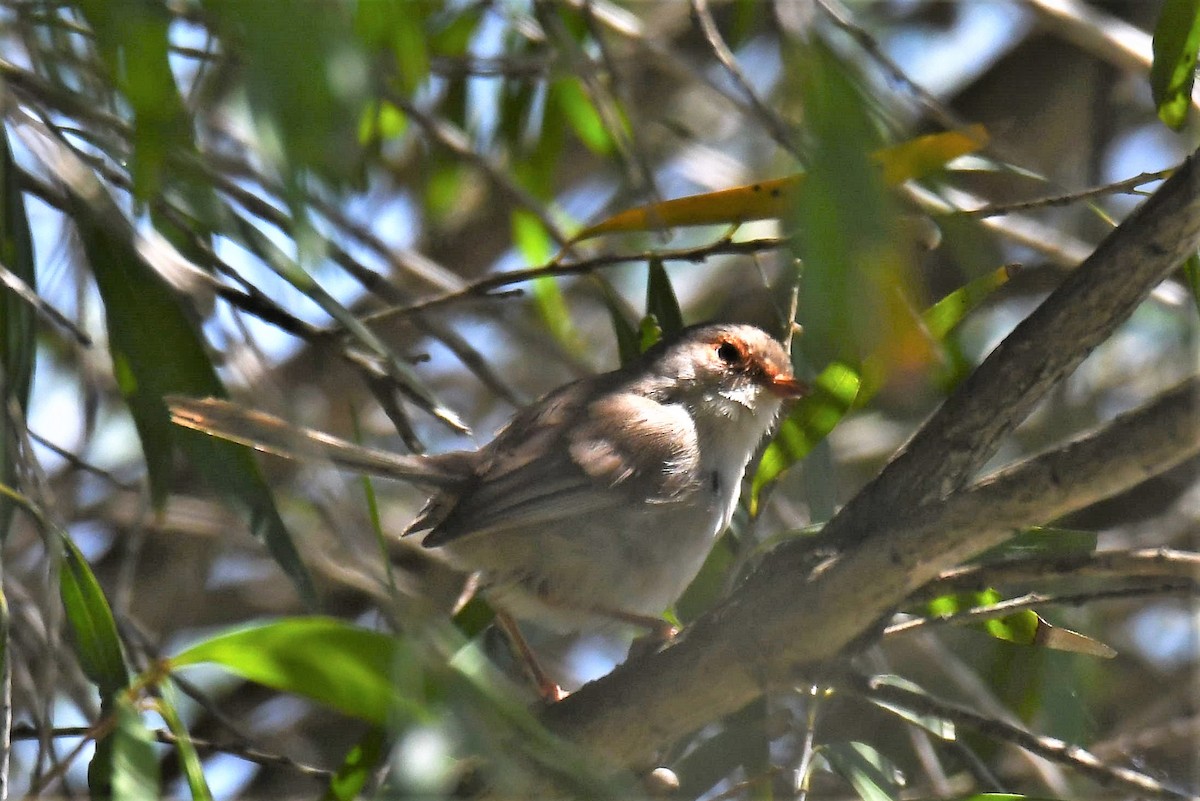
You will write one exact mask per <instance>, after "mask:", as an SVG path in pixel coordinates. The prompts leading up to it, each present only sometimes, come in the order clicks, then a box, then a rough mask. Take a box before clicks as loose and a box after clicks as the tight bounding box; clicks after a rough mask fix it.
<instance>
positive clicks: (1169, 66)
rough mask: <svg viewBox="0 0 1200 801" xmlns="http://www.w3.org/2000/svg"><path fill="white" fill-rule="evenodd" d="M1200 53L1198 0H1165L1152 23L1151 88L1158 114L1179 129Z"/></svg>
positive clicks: (1171, 126) (1183, 121)
mask: <svg viewBox="0 0 1200 801" xmlns="http://www.w3.org/2000/svg"><path fill="white" fill-rule="evenodd" d="M1198 53H1200V0H1166V2H1165V3H1163V7H1162V12H1161V13H1160V14H1159V16H1158V24H1157V25H1155V26H1154V63H1153V64H1151V65H1150V89H1151V92H1152V94H1153V96H1154V105H1155V106H1156V107H1157V108H1158V116H1159V119H1161V120H1162V121H1163V122H1164V123H1165V124H1166V125H1167V126H1168V127H1170V128H1173V129H1175V130H1179V129H1180V128H1182V127H1183V125H1184V123H1185V122H1187V112H1188V106H1190V105H1191V102H1192V83H1193V82H1194V81H1195V78H1196V56H1197V54H1198Z"/></svg>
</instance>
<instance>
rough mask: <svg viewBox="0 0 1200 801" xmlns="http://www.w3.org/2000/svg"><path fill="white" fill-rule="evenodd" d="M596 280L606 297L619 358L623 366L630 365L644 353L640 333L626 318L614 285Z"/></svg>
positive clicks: (596, 278) (605, 304)
mask: <svg viewBox="0 0 1200 801" xmlns="http://www.w3.org/2000/svg"><path fill="white" fill-rule="evenodd" d="M595 280H596V281H597V283H599V285H600V291H601V293H602V294H603V296H604V306H605V307H606V308H607V309H608V318H609V320H611V321H612V327H613V334H614V336H616V338H617V356H618V358H619V359H620V361H621V364H622V365H626V364H629V363H630V362H631V361H633V360H634V359H636V358H637V357H638V354H640V353H641V352H642V351H641V348H640V347H639V340H640V337H639V335H638V332H637V330H636V329H635V328H634V327H633V324H632V323H630V322H629V319H628V318H627V317H626V316H625V310H624V309H623V308H622V303H621V299H620V298H619V297H618V296H617V293H616V290H614V289H613V288H612V284H610V283H609V282H608V281H607V280H605V279H604V278H602V277H601V276H595Z"/></svg>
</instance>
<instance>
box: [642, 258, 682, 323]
mask: <svg viewBox="0 0 1200 801" xmlns="http://www.w3.org/2000/svg"><path fill="white" fill-rule="evenodd" d="M648 267H649V274H648V275H647V278H646V314H652V315H654V319H655V320H657V321H658V325H659V327H660V328H661V329H662V335H663V336H664V337H666V338H670V337H673V336H675V335H676V334H678V333H679V332H680V331H682V330H683V312H681V311H680V310H679V299H678V298H677V297H675V289H674V288H673V287H672V286H671V277H670V276H669V275H667V268H666V267H664V266H663V263H662V259H651V260H650V263H649V265H648Z"/></svg>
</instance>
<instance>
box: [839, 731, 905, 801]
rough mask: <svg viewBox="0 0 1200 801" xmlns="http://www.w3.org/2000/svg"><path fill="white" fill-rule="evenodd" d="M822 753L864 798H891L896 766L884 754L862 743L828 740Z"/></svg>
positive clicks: (895, 790)
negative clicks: (829, 741) (831, 741)
mask: <svg viewBox="0 0 1200 801" xmlns="http://www.w3.org/2000/svg"><path fill="white" fill-rule="evenodd" d="M821 755H822V756H823V757H825V760H826V761H827V762H828V763H829V767H831V768H833V770H834V772H835V773H837V774H838V775H839V776H841V777H842V778H844V779H845V780H846V781H848V782H850V784H851V786H853V787H854V791H855V792H856V793H858V797H859V798H861V799H863V801H892V799H894V798H896V797H897V793H898V789H899V788H898V787H897V786H896V781H895V780H894V779H893V776H895V775H896V769H895V768H894V767H893V766H892V764H891V762H889V761H888V759H887V758H886V757H884V756H883V755H882V754H880V753H879V752H878V751H876V750H875V749H874V748H873V747H872V746H869V745H867V744H866V743H862V742H849V743H830V744H828V745H825V746H823V747H822V748H821Z"/></svg>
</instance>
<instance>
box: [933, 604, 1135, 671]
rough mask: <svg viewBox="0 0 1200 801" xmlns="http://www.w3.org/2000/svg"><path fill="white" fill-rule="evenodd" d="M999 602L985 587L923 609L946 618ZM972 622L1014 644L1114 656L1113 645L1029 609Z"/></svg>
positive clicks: (1105, 656)
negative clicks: (1049, 620) (1055, 624)
mask: <svg viewBox="0 0 1200 801" xmlns="http://www.w3.org/2000/svg"><path fill="white" fill-rule="evenodd" d="M1003 603H1004V598H1003V596H1001V595H1000V593H999V592H997V591H996V590H994V589H987V590H984V591H982V592H966V593H954V594H951V595H944V596H941V597H939V598H935V599H933V600H932V601H930V602H929V603H928V604H927V605H926V609H927V611H928V613H929V614H930V615H932V616H936V617H949V616H951V615H955V614H959V613H964V612H968V611H985V610H987V609H988V608H989V607H1001V606H1002V604H1003ZM997 611H998V610H997ZM973 625H974V627H975V628H978V629H980V630H982V631H985V632H987V633H988V634H989V635H990V636H992V637H994V638H996V639H998V640H1004V641H1005V642H1011V643H1013V644H1015V645H1031V646H1039V647H1042V648H1050V649H1053V650H1056V651H1068V652H1070V653H1077V654H1085V655H1087V656H1095V657H1099V658H1102V659H1111V658H1112V657H1114V656H1116V655H1117V652H1116V651H1115V650H1114V649H1113V648H1111V647H1109V646H1108V645H1105V644H1104V643H1102V642H1100V641H1099V640H1094V639H1092V638H1091V637H1088V636H1086V635H1083V634H1080V633H1078V632H1075V631H1071V630H1070V629H1064V628H1059V627H1058V626H1054V625H1051V624H1050V623H1049V622H1047V621H1046V620H1045V619H1044V618H1042V616H1041V615H1039V614H1038V613H1037V612H1035V611H1033V610H1032V609H1020V610H1017V611H1015V612H1012V613H1011V614H1007V615H1003V616H1000V617H994V618H992V619H990V620H985V621H983V622H982V623H976V624H973Z"/></svg>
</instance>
